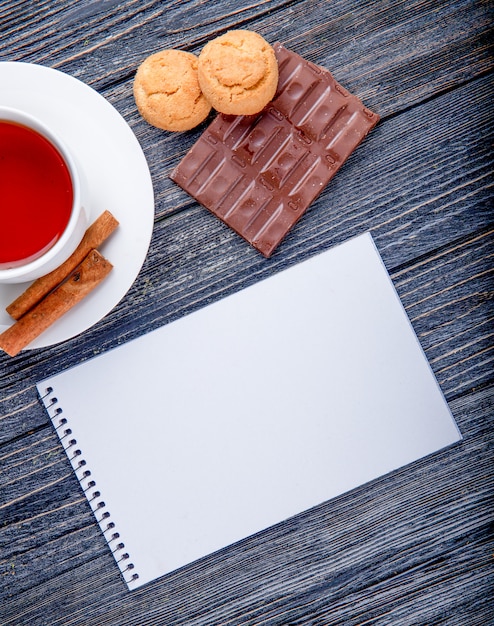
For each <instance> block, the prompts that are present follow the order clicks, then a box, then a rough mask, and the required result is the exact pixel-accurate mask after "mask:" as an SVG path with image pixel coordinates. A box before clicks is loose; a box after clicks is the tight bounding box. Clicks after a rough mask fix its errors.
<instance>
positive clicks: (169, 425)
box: [37, 234, 461, 589]
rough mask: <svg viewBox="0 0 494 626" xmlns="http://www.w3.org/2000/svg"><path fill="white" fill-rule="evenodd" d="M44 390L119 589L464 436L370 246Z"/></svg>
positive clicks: (155, 335) (237, 296) (342, 250)
mask: <svg viewBox="0 0 494 626" xmlns="http://www.w3.org/2000/svg"><path fill="white" fill-rule="evenodd" d="M37 387H38V392H39V394H40V397H41V398H42V401H43V403H44V405H45V406H46V409H47V411H48V413H49V415H50V418H51V420H52V421H53V425H54V427H55V429H56V431H57V433H58V435H59V437H60V441H61V442H62V444H63V446H64V448H65V450H66V452H67V455H68V457H69V459H70V463H71V464H72V467H73V470H74V472H75V473H76V475H77V478H78V480H79V482H80V485H81V487H82V489H83V490H84V492H85V494H86V496H87V499H88V502H89V504H90V506H91V508H92V510H93V511H94V515H95V516H96V519H97V521H98V523H99V525H100V527H101V531H102V532H103V534H104V536H105V538H106V541H107V542H108V545H109V547H110V549H111V550H112V552H113V554H114V557H115V561H116V562H117V564H118V567H119V569H120V571H121V573H122V575H123V577H124V579H125V581H126V583H127V585H128V587H129V589H136V588H138V587H140V586H141V585H144V584H145V583H147V582H149V581H152V580H154V579H156V578H158V577H160V576H162V575H165V574H167V573H170V572H173V571H174V570H177V569H178V568H181V567H183V566H186V565H188V564H191V563H193V562H194V561H196V560H198V559H201V558H203V557H207V556H208V555H210V554H212V553H214V552H216V551H218V550H220V549H223V548H228V547H229V546H231V545H232V544H235V543H236V542H238V541H241V540H242V539H244V538H247V537H250V536H251V535H253V534H255V533H258V532H261V531H263V530H265V529H267V528H269V527H271V526H273V525H275V524H278V523H280V522H283V521H285V520H287V519H289V518H291V517H293V516H295V515H297V514H298V513H301V512H305V511H307V510H308V509H310V508H312V507H314V506H317V505H320V504H322V503H323V502H325V501H327V500H329V499H331V498H334V497H335V496H338V495H340V494H342V493H344V492H347V491H349V490H351V489H353V488H355V487H357V486H359V485H363V484H364V483H367V482H368V481H371V480H373V479H375V478H377V477H379V476H382V475H384V474H386V473H388V472H391V471H392V470H395V469H397V468H400V467H403V466H404V465H407V464H409V463H411V462H413V461H415V460H417V459H419V458H422V457H424V456H426V455H428V454H431V453H433V452H435V451H437V450H440V449H442V448H444V447H446V446H449V445H450V444H453V443H454V442H456V441H458V440H459V439H461V435H460V432H459V430H458V428H457V426H456V423H455V421H454V419H453V417H452V415H451V413H450V411H449V408H448V405H447V403H446V401H445V399H444V397H443V395H442V393H441V390H440V388H439V386H438V384H437V381H436V379H435V377H434V375H433V372H432V370H431V368H430V366H429V363H428V361H427V359H426V357H425V354H424V352H423V350H422V348H421V346H420V344H419V342H418V339H417V337H416V335H415V333H414V331H413V329H412V326H411V323H410V321H409V319H408V317H407V315H406V312H405V310H404V308H403V306H402V304H401V302H400V299H399V297H398V295H397V293H396V291H395V289H394V286H393V284H392V282H391V280H390V277H389V275H388V273H387V271H386V269H385V267H384V264H383V262H382V260H381V257H380V255H379V253H378V251H377V249H376V247H375V245H374V242H373V239H372V237H371V235H370V234H365V235H361V236H359V237H356V238H354V239H351V240H349V241H347V242H345V243H343V244H341V245H337V246H335V247H333V248H332V249H330V250H328V251H326V252H323V253H320V254H318V255H316V256H314V257H312V258H310V259H309V260H306V261H303V262H300V263H298V264H296V265H294V266H292V267H290V268H289V269H286V270H283V271H281V272H279V273H277V274H275V275H274V276H271V277H269V278H265V279H263V280H261V281H259V282H257V283H255V284H253V285H251V286H249V287H247V288H245V289H243V290H241V291H239V292H237V293H234V294H233V295H229V296H227V297H225V298H223V299H222V300H219V301H217V302H215V303H213V304H209V305H207V306H205V307H204V308H202V309H200V310H198V311H196V312H193V313H191V314H189V315H187V316H185V317H182V318H181V319H178V320H177V321H174V322H172V323H169V324H167V325H165V326H163V327H161V328H159V329H157V330H154V331H152V332H150V333H148V334H147V335H144V336H141V337H139V338H137V339H134V340H132V341H130V342H128V343H127V344H124V345H121V346H119V347H116V348H114V349H112V350H110V351H109V352H107V353H104V354H101V355H99V356H96V357H94V358H93V359H91V360H89V361H87V362H84V363H82V364H80V365H77V366H75V367H73V368H71V369H68V370H66V371H63V372H62V373H60V374H58V375H55V376H51V377H50V378H47V379H46V380H43V381H41V382H40V383H39V384H38V385H37Z"/></svg>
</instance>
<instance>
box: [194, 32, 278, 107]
mask: <svg viewBox="0 0 494 626" xmlns="http://www.w3.org/2000/svg"><path fill="white" fill-rule="evenodd" d="M198 76H199V84H200V86H201V89H202V91H203V93H204V95H205V96H206V98H207V99H208V100H209V102H210V103H211V104H212V105H213V107H214V108H215V109H216V110H217V111H219V112H220V113H226V114H228V115H254V114H255V113H258V112H259V111H261V110H262V109H263V108H264V107H265V106H266V105H267V104H268V102H270V101H271V100H272V99H273V97H274V94H275V93H276V88H277V86H278V63H277V61H276V56H275V54H274V50H273V48H272V47H271V46H270V45H269V44H268V42H267V41H266V40H265V39H263V37H261V35H258V34H257V33H255V32H253V31H250V30H231V31H229V32H227V33H225V34H224V35H221V36H220V37H216V39H213V40H212V41H210V42H209V43H207V44H206V45H205V46H204V48H203V49H202V52H201V54H200V55H199V65H198Z"/></svg>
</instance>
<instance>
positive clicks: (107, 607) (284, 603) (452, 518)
mask: <svg viewBox="0 0 494 626" xmlns="http://www.w3.org/2000/svg"><path fill="white" fill-rule="evenodd" d="M492 391H493V388H492V387H491V388H486V389H483V390H481V391H478V392H476V393H471V394H470V395H469V396H468V397H465V396H463V397H460V398H458V399H457V400H455V401H454V402H452V403H451V407H452V411H453V413H454V415H455V417H456V419H457V421H458V423H459V426H460V428H461V430H462V433H463V436H464V440H463V442H461V443H460V444H457V445H455V446H453V447H450V448H448V449H446V450H444V451H441V452H438V453H436V454H434V455H431V456H429V457H427V458H426V459H423V460H421V461H418V462H416V463H413V464H411V465H410V466H408V467H405V468H403V469H401V470H399V471H397V472H393V473H392V474H390V475H388V476H387V477H385V478H384V479H381V480H377V481H373V482H372V483H369V484H367V485H364V486H362V487H359V488H358V489H355V490H353V491H352V492H350V493H349V494H345V495H343V496H341V497H339V498H336V499H334V500H332V501H330V502H328V503H325V504H323V505H321V506H319V507H316V508H315V509H313V510H311V511H309V512H307V513H304V514H302V515H300V516H297V517H295V518H293V519H292V520H288V521H287V522H285V523H283V524H280V525H277V526H276V527H274V528H272V529H269V530H268V531H266V532H264V533H261V534H259V535H256V536H254V537H253V538H249V539H247V540H246V541H244V542H241V543H240V544H237V545H236V546H233V547H230V548H227V549H225V550H223V551H220V552H219V553H216V554H215V555H211V556H210V557H206V558H205V559H202V560H201V561H199V562H198V563H196V564H193V565H191V566H189V567H187V568H183V569H181V570H179V571H177V572H175V573H172V574H170V575H168V576H166V577H165V578H164V579H162V580H161V581H156V582H154V583H151V584H149V585H147V586H146V587H144V588H142V589H140V590H137V591H136V592H132V593H129V592H127V591H126V587H125V586H124V583H123V582H122V580H121V578H120V575H119V573H118V571H117V568H116V566H115V565H114V563H113V562H112V557H111V556H110V555H109V553H108V552H107V553H105V551H104V542H103V539H102V538H101V537H97V536H96V537H91V536H90V535H85V534H84V533H83V532H80V533H79V532H77V531H75V532H72V533H69V534H68V535H65V536H63V537H61V538H59V539H53V540H51V541H48V542H47V543H46V546H43V545H41V546H39V547H38V548H36V549H33V550H31V551H27V552H26V553H24V557H23V558H19V557H17V559H18V560H16V561H14V560H12V562H13V563H14V571H15V573H12V572H10V573H9V571H8V570H9V567H7V568H6V571H5V572H4V579H3V580H4V581H5V580H6V581H7V584H8V590H9V592H8V593H7V594H5V596H4V605H3V606H4V607H5V609H4V611H5V612H4V617H3V621H2V623H3V624H5V626H7V625H11V624H12V625H13V624H19V625H23V624H46V623H49V624H53V625H56V624H81V623H84V624H85V625H87V626H90V625H93V624H94V625H96V624H98V625H99V626H110V625H117V624H121V623H122V621H121V620H122V619H125V623H126V624H129V626H131V625H132V624H153V623H157V622H159V623H166V624H170V625H174V624H177V625H178V624H187V625H191V626H192V625H206V624H208V625H209V624H211V625H212V624H215V625H216V624H220V623H228V624H256V625H257V624H287V623H290V624H318V623H324V624H328V625H329V624H341V623H345V624H360V623H362V622H363V621H365V620H369V623H372V624H380V625H381V624H396V623H410V624H415V623H417V624H419V623H420V624H423V623H434V624H436V623H437V624H441V623H445V624H455V623H462V624H475V623H477V624H478V623H481V622H480V621H478V620H480V619H481V618H482V616H486V615H488V612H489V611H490V610H492V599H490V598H488V597H486V595H485V590H483V589H482V585H481V584H480V583H481V582H482V581H484V584H488V578H489V575H490V574H492V568H491V561H490V554H491V553H492V548H493V543H494V542H493V538H492V533H491V529H492V522H493V514H492V508H490V507H489V506H488V505H489V503H490V504H492V493H493V491H492V487H493V482H494V472H493V470H492V465H491V455H492V447H493V437H492V432H493V431H492V419H493V414H492V397H493V393H492ZM39 445H41V444H39ZM74 506H75V507H76V506H77V505H76V503H75V504H74ZM438 520H440V522H441V523H440V524H438ZM71 542H72V545H70V544H71ZM88 546H93V549H92V550H91V549H90V548H88ZM94 546H96V547H94ZM84 553H87V556H86V559H85V560H84V559H80V558H79V555H81V554H84ZM57 554H58V561H62V562H58V561H57ZM70 559H74V564H75V567H73V568H70V569H67V568H66V565H67V560H70ZM16 562H17V565H15V563H16ZM21 568H25V569H26V571H25V572H23V573H21V571H20V570H21ZM19 574H20V575H19ZM17 577H18V578H17ZM30 581H31V584H30ZM33 581H35V584H34V585H33V584H32V582H33ZM20 591H22V593H20ZM124 615H125V618H123V616H124ZM460 617H461V619H462V620H464V621H461V622H459V621H457V620H458V619H459V618H460ZM403 620H404V621H403ZM407 620H409V621H407ZM475 620H477V622H476V621H475Z"/></svg>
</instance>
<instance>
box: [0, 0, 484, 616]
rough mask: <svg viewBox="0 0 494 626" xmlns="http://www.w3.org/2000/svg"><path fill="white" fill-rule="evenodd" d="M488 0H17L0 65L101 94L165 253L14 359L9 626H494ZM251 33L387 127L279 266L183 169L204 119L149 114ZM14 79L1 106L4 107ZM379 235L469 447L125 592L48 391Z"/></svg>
mask: <svg viewBox="0 0 494 626" xmlns="http://www.w3.org/2000/svg"><path fill="white" fill-rule="evenodd" d="M489 5H490V3H489V2H487V1H485V0H459V1H457V2H454V1H448V0H410V1H408V2H404V1H401V0H396V1H385V2H383V1H382V0H369V2H357V1H355V0H334V1H332V2H316V1H315V0H264V1H261V2H258V3H252V2H247V1H246V0H232V1H229V2H226V1H225V0H222V1H221V2H207V1H204V0H184V1H181V2H179V1H172V2H167V3H164V2H161V1H159V0H145V1H144V2H136V1H135V0H125V1H123V2H116V1H115V0H103V1H101V2H95V1H89V2H85V3H72V4H71V3H65V2H62V1H61V0H43V2H40V3H36V7H34V8H33V4H32V3H26V2H24V1H22V0H13V1H7V0H0V32H1V33H2V37H0V61H24V62H33V63H40V64H42V65H47V66H50V67H55V68H58V69H60V70H63V71H65V72H67V73H68V74H71V75H73V76H75V77H76V78H79V79H80V80H83V81H84V82H86V83H88V84H90V85H92V86H93V87H94V88H95V89H96V90H97V91H99V92H100V93H101V94H102V95H104V96H105V97H106V98H107V99H108V100H109V101H110V102H111V103H112V104H113V105H114V106H115V107H116V109H117V110H118V111H119V112H120V113H121V114H122V115H123V117H124V118H125V120H126V121H127V122H128V123H129V125H130V127H131V128H132V130H133V131H134V133H135V134H136V136H137V138H138V140H139V142H140V144H141V146H142V148H143V150H144V153H145V156H146V158H147V160H148V163H149V166H150V170H151V174H152V177H153V184H154V188H155V197H156V220H155V228H154V233H153V239H152V242H151V247H150V250H149V254H148V256H147V258H146V261H145V263H144V266H143V268H142V271H141V273H140V274H139V276H138V278H137V280H136V281H135V283H134V285H133V286H132V287H131V289H130V290H129V292H128V294H127V295H126V296H125V298H124V299H123V300H122V301H121V302H120V303H119V305H118V306H117V307H115V309H114V310H113V311H112V312H111V313H110V314H109V315H107V316H106V317H105V318H104V319H103V320H101V321H100V322H99V323H98V324H97V325H95V326H94V327H93V328H92V329H90V330H88V331H86V332H85V333H83V334H82V335H81V336H79V337H76V338H74V339H73V340H70V341H67V342H64V343H62V344H59V345H57V346H53V347H51V348H44V349H40V350H33V351H25V352H22V353H20V354H19V355H18V356H16V357H14V358H9V357H6V356H5V355H1V356H0V468H1V471H0V493H1V497H0V522H1V523H0V547H1V550H0V573H1V574H2V576H1V581H2V584H1V585H0V623H1V624H2V626H3V625H4V624H5V626H14V625H15V626H19V625H20V626H23V625H24V624H26V625H28V624H29V625H30V626H31V625H40V626H41V625H48V624H49V625H50V626H52V625H57V624H60V625H62V624H63V625H64V626H65V625H66V624H69V625H70V624H71V625H82V626H91V625H95V626H96V625H98V626H113V625H115V626H121V625H122V624H125V625H126V626H127V625H129V626H133V625H136V626H137V625H139V626H141V625H144V624H153V626H154V625H156V624H166V625H167V626H168V625H171V626H174V625H177V626H178V625H183V626H185V625H186V626H189V625H192V626H194V625H197V626H198V625H201V626H205V625H211V626H213V625H214V626H218V625H220V624H228V625H231V624H233V625H235V624H239V625H240V624H249V625H252V626H254V625H256V626H257V625H260V624H264V625H266V624H269V625H283V626H285V625H288V624H289V625H300V624H312V625H314V626H316V625H317V626H321V625H330V624H335V625H342V624H344V625H345V626H346V625H351V626H352V625H357V624H359V625H361V624H366V625H371V624H372V625H379V626H383V625H393V626H395V625H396V624H398V625H401V624H403V625H406V626H409V625H412V624H413V625H414V626H415V625H419V624H424V625H428V626H430V625H431V624H434V625H436V624H437V625H439V624H441V625H448V626H449V625H454V626H456V625H458V626H478V625H479V624H482V625H483V624H489V623H490V622H491V621H492V615H493V614H494V606H493V601H492V597H491V596H492V593H491V591H492V576H493V562H492V554H493V550H494V545H493V543H494V542H493V535H492V527H493V515H492V511H493V510H494V506H493V504H494V503H493V501H492V500H493V498H492V494H493V486H494V485H493V483H494V472H493V466H492V454H493V441H492V432H493V427H492V417H493V413H494V412H493V401H492V399H493V341H492V334H493V333H492V328H493V323H492V320H493V317H494V308H493V298H492V295H493V292H494V289H493V283H494V281H493V277H492V267H493V264H492V250H493V231H494V220H493V212H492V178H493V176H492V172H493V169H494V168H493V157H492V136H493V124H492V115H491V113H490V108H491V107H490V102H491V99H492V96H491V94H492V66H493V64H492V54H491V50H490V47H489V46H490V41H491V39H492V26H491V17H492V14H491V7H490V6H489ZM232 27H240V28H252V29H254V30H257V31H258V32H260V34H262V35H263V36H264V37H265V38H266V39H267V40H268V41H271V42H273V43H274V41H281V42H282V43H284V44H285V45H286V46H288V47H291V48H292V49H293V50H295V52H298V53H299V54H302V55H303V56H305V57H306V58H308V59H310V60H311V61H314V62H316V63H319V64H321V65H324V66H325V67H327V68H328V69H329V70H330V71H331V72H332V73H333V74H334V76H335V78H336V79H337V80H338V81H339V82H341V83H342V84H343V85H344V86H345V87H346V88H347V89H349V90H351V91H352V92H354V93H356V94H357V95H358V96H359V97H361V98H362V99H363V100H364V102H365V103H366V104H367V106H369V107H370V108H371V109H375V110H377V112H378V113H379V114H380V115H381V118H382V121H381V123H380V124H379V126H378V127H377V128H376V129H375V130H374V131H373V133H372V135H371V136H369V137H368V139H367V140H366V142H364V143H363V144H362V145H361V146H360V148H359V150H358V151H357V152H356V153H355V154H354V155H353V156H352V157H351V159H350V160H349V161H348V162H347V163H346V164H345V167H344V168H342V170H341V171H340V172H339V173H338V176H337V177H335V179H334V180H333V181H332V182H331V184H330V185H329V186H328V188H327V189H326V190H325V191H324V192H323V194H322V195H321V196H320V198H319V199H318V200H317V202H315V203H314V205H313V206H312V207H311V209H310V210H309V211H308V212H307V214H306V215H305V216H304V218H303V220H301V221H300V222H299V224H297V226H296V227H295V228H294V229H293V231H292V232H291V233H290V234H289V235H288V237H287V238H286V239H285V241H284V242H283V243H282V245H281V246H280V248H279V249H278V251H277V252H276V253H275V255H274V256H273V257H272V258H271V259H270V260H269V261H267V260H265V259H263V258H260V255H258V254H257V253H256V252H255V251H254V250H251V249H250V248H249V246H247V245H246V244H245V243H244V242H243V241H242V240H240V238H238V237H237V236H236V235H235V234H234V233H233V232H231V231H230V230H229V229H228V228H226V227H225V226H224V225H223V224H221V223H220V222H218V220H216V219H215V218H214V217H213V216H211V215H209V214H208V212H207V211H206V210H205V209H203V208H202V207H200V206H199V205H197V204H196V203H195V202H194V201H192V200H191V199H190V198H189V197H188V196H187V195H186V194H184V193H183V192H182V191H181V190H180V189H178V188H177V187H176V186H175V185H174V184H173V183H172V182H171V181H170V180H169V178H168V173H169V172H170V171H171V169H172V168H173V167H175V165H176V164H177V163H178V161H179V160H180V158H181V157H182V156H183V155H184V154H185V153H186V151H187V150H188V149H189V147H190V146H191V145H192V144H193V142H194V141H195V139H196V138H197V137H198V136H199V134H200V132H202V130H203V128H204V125H203V126H202V127H200V128H198V129H197V130H194V131H191V132H189V133H181V134H170V133H164V132H162V131H159V130H158V129H155V128H153V127H150V126H149V125H148V124H146V123H145V122H144V120H142V118H141V117H140V116H139V114H138V113H137V110H136V107H135V104H134V102H133V99H132V93H131V92H132V80H133V76H134V73H135V70H136V68H137V65H138V63H139V62H140V61H141V60H142V59H143V58H144V57H145V56H147V55H148V54H150V53H151V52H155V51H156V50H157V49H160V48H163V47H179V48H181V49H185V50H188V51H191V52H195V53H197V52H199V51H200V50H201V48H202V47H203V45H204V44H205V43H206V41H208V40H209V39H210V38H212V37H214V36H216V35H218V34H221V33H223V32H225V31H226V30H228V29H230V28H232ZM1 93H2V91H1V85H0V99H1ZM366 230H370V231H371V232H372V234H373V237H374V239H375V241H376V244H377V246H378V249H379V251H380V253H381V255H382V257H383V260H384V262H385V264H386V267H387V268H388V270H389V272H390V274H391V277H392V279H393V282H394V284H395V286H396V289H397V292H398V294H399V296H400V298H401V300H402V302H403V304H404V306H405V309H406V311H407V313H408V315H409V317H410V319H411V323H412V325H413V327H414V329H415V331H416V332H417V335H418V337H419V340H420V342H421V345H422V346H423V348H424V351H425V354H426V356H427V357H428V359H429V361H430V363H431V367H432V369H433V371H434V373H435V374H436V376H437V378H438V381H439V384H440V386H441V388H442V390H443V392H444V393H445V396H446V398H447V399H448V401H449V404H450V407H451V410H452V412H453V415H454V417H455V418H456V420H457V422H458V424H459V427H460V429H461V432H462V434H463V437H464V439H463V441H462V442H461V443H459V444H458V445H456V446H453V447H452V448H449V449H447V450H443V451H440V452H438V453H437V454H435V455H432V456H430V457H428V458H426V459H423V460H421V461H419V462H417V463H413V464H412V465H410V466H408V467H405V468H403V469H401V470H399V471H398V472H394V473H392V474H390V475H388V476H385V477H383V478H381V479H379V480H376V481H373V482H372V483H370V484H368V485H364V486H362V487H360V488H358V489H355V490H353V491H352V492H350V493H348V494H345V495H343V496H341V497H339V498H336V499H335V500H332V501H330V502H327V503H324V504H322V505H321V506H319V507H316V508H315V509H313V510H311V511H308V512H306V513H303V514H301V515H299V516H296V517H295V518H293V519H291V520H288V521H286V522H285V523H283V524H280V525H278V526H275V527H274V528H271V529H268V530H267V531H265V532H264V533H261V534H259V535H257V536H254V537H252V538H248V539H246V540H245V541H243V542H240V543H239V544H237V545H235V546H232V547H229V548H226V549H225V550H223V551H220V552H219V553H217V554H214V555H211V556H209V557H206V558H205V559H202V560H201V561H199V562H198V563H195V564H192V565H191V566H189V567H186V568H183V569H182V570H179V571H177V572H174V573H172V574H170V575H168V576H166V577H164V578H163V579H160V580H158V581H155V582H153V583H151V584H149V585H147V586H145V587H143V588H142V589H140V590H137V591H136V592H133V593H129V592H127V590H126V587H125V585H124V583H123V582H122V579H121V578H120V575H119V573H118V571H117V567H116V566H115V563H114V561H113V557H112V556H111V554H110V552H109V550H108V547H107V545H106V543H105V542H104V540H103V537H102V536H101V533H100V531H99V529H98V527H97V525H96V523H95V520H94V517H93V515H92V513H91V511H90V509H89V507H88V505H87V503H86V501H85V499H84V497H83V495H82V493H81V490H80V487H79V484H78V482H77V480H76V479H75V477H74V475H73V473H72V471H71V469H70V465H69V462H68V460H67V459H66V457H65V454H64V452H63V450H62V448H61V446H60V445H59V444H58V440H57V437H56V435H55V434H54V432H53V430H52V427H51V424H50V422H49V420H48V418H47V415H46V413H45V411H44V409H43V407H42V405H41V402H40V400H39V398H38V396H37V393H36V389H35V384H36V382H37V381H38V380H40V379H41V378H45V377H47V376H50V375H51V374H54V373H56V372H59V371H61V370H62V369H65V368H67V367H70V366H72V365H74V364H76V363H79V362H81V361H84V360H87V359H89V358H91V357H92V356H94V355H96V354H99V353H101V352H103V351H105V350H108V349H110V348H112V347H114V346H116V345H119V344H121V343H123V342H126V341H128V340H130V339H133V338H135V337H138V336H139V335H141V334H143V333H146V332H148V331H149V330H152V329H154V328H157V327H159V326H161V325H163V324H166V323H170V322H172V321H173V320H175V319H178V318H179V317H181V316H183V315H186V314H187V313H189V312H191V311H193V310H195V309H197V308H199V307H202V306H205V305H207V304H208V303H209V302H212V301H215V300H217V299H219V298H222V297H224V296H225V295H227V294H229V293H232V292H234V291H237V290H239V289H242V288H243V287H245V286H247V285H249V284H251V283H253V282H256V281H258V280H261V279H262V278H263V277H266V276H269V275H271V274H273V273H275V272H278V271H280V270H282V269H284V268H285V267H289V266H290V265H292V264H294V263H297V262H300V261H301V260H303V259H305V258H309V257H310V256H312V255H314V254H317V253H318V252H320V251H322V250H325V249H327V248H329V247H331V246H333V245H335V244H337V243H340V242H342V241H345V240H346V239H348V238H349V237H352V236H355V235H357V234H360V233H362V232H364V231H366Z"/></svg>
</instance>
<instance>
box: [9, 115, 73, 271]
mask: <svg viewBox="0 0 494 626" xmlns="http://www.w3.org/2000/svg"><path fill="white" fill-rule="evenodd" d="M72 202H73V189H72V180H71V177H70V172H69V170H68V167H67V164H66V163H65V161H64V159H63V158H62V156H61V154H60V153H59V152H58V150H57V149H56V148H55V147H54V146H53V145H52V144H51V143H50V142H49V141H48V140H47V139H45V138H44V137H43V136H42V135H40V134H39V133H37V132H36V131H34V130H32V129H30V128H27V127H26V126H23V125H21V124H16V123H15V122H10V121H6V120H0V266H1V265H4V266H6V267H9V266H12V267H15V266H17V265H20V264H22V263H24V262H29V261H32V260H34V259H36V258H38V257H39V256H41V255H42V254H44V253H45V252H46V251H48V250H49V249H50V248H51V247H52V246H53V245H54V244H55V243H56V242H57V241H58V239H60V237H61V235H62V233H63V232H64V230H65V228H66V227H67V224H68V222H69V219H70V214H71V212H72Z"/></svg>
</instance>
